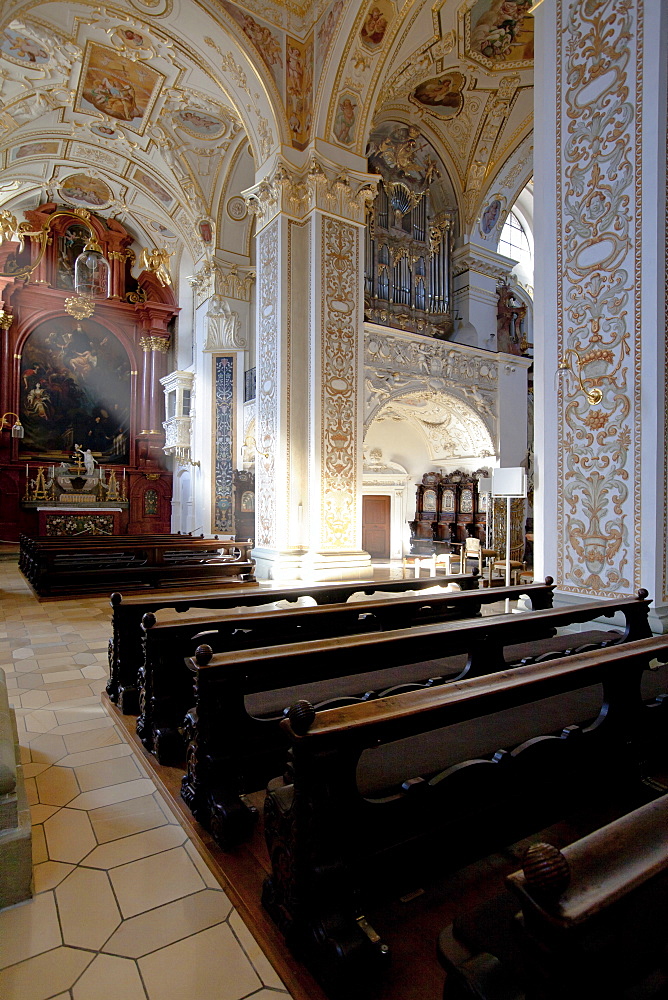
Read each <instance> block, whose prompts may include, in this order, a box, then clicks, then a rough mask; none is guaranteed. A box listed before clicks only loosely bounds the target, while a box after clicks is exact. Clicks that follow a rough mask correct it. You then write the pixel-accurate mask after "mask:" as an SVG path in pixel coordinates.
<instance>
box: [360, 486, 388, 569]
mask: <svg viewBox="0 0 668 1000" xmlns="http://www.w3.org/2000/svg"><path fill="white" fill-rule="evenodd" d="M362 548H363V549H364V551H365V552H368V553H369V555H370V556H371V558H372V559H389V558H390V497H389V496H365V497H362Z"/></svg>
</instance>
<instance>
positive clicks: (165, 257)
mask: <svg viewBox="0 0 668 1000" xmlns="http://www.w3.org/2000/svg"><path fill="white" fill-rule="evenodd" d="M173 256H174V253H170V252H169V250H165V249H162V250H158V248H157V247H153V249H152V250H147V249H144V250H142V252H141V257H140V259H139V266H140V267H143V268H144V269H145V270H146V271H151V272H152V273H153V274H154V275H155V276H156V278H157V279H158V281H159V282H160V284H161V285H162V286H163V288H164V286H165V285H171V283H172V277H171V275H170V273H169V258H170V257H173Z"/></svg>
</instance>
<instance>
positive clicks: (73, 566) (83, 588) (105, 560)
mask: <svg viewBox="0 0 668 1000" xmlns="http://www.w3.org/2000/svg"><path fill="white" fill-rule="evenodd" d="M20 545H21V549H20V556H19V568H20V569H21V571H22V573H23V574H24V576H25V577H26V578H27V580H28V581H29V583H30V584H31V586H32V587H33V588H34V590H35V591H36V592H37V593H38V594H39V595H40V596H48V595H51V594H62V593H68V594H70V593H71V594H79V593H85V592H87V591H100V590H104V589H105V588H106V589H108V588H110V587H113V586H120V585H122V586H126V587H132V588H136V589H140V588H155V587H162V586H165V585H166V584H170V585H172V586H173V585H176V584H178V585H180V586H189V585H191V584H198V585H201V584H202V583H203V582H205V581H210V582H211V583H215V584H216V585H218V586H233V585H235V584H237V585H238V584H240V583H242V582H246V583H249V582H252V581H253V580H254V579H255V576H254V568H255V563H254V561H253V560H252V559H251V558H250V550H251V548H252V545H251V543H250V542H235V541H226V540H221V539H216V538H203V537H200V538H194V537H192V536H191V535H163V536H160V535H114V536H111V537H102V536H84V537H77V538H76V539H72V538H29V537H27V536H25V535H22V536H21V539H20ZM221 550H224V551H225V553H226V556H222V557H221Z"/></svg>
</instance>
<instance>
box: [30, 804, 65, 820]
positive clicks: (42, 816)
mask: <svg viewBox="0 0 668 1000" xmlns="http://www.w3.org/2000/svg"><path fill="white" fill-rule="evenodd" d="M59 808H60V806H43V805H42V804H41V803H40V802H38V803H37V805H36V806H30V820H31V822H32V823H33V824H36V823H44V822H45V820H47V819H49V817H50V816H53V814H54V813H57V812H58V810H59Z"/></svg>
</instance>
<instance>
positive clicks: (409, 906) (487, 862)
mask: <svg viewBox="0 0 668 1000" xmlns="http://www.w3.org/2000/svg"><path fill="white" fill-rule="evenodd" d="M106 704H107V708H108V710H109V711H110V713H111V714H112V715H113V717H114V718H115V720H116V721H117V722H118V723H119V724H120V726H121V727H122V728H123V730H124V731H125V733H126V734H127V738H128V740H129V742H130V743H131V744H132V745H133V747H134V749H135V751H136V752H137V753H138V754H140V755H141V756H142V757H143V760H144V762H145V764H146V766H147V768H148V769H149V770H150V772H151V773H152V774H153V776H154V779H155V781H156V782H157V784H158V785H159V787H160V788H161V790H162V791H163V793H164V794H165V795H166V796H167V798H168V800H169V802H170V804H171V806H172V808H173V809H174V810H175V812H176V813H177V815H178V816H179V818H180V820H181V821H182V822H183V824H184V825H185V827H186V829H187V830H188V832H189V834H190V837H191V839H192V840H193V842H194V843H195V845H196V846H197V848H198V850H199V852H200V854H201V855H202V857H204V859H205V860H206V861H207V863H208V865H209V867H210V868H211V870H212V872H213V873H214V875H215V876H216V878H217V879H218V880H219V882H220V884H221V886H222V888H223V889H225V891H226V892H227V894H228V895H229V897H230V900H231V902H232V903H233V904H234V906H235V907H236V908H237V910H238V911H239V913H240V914H241V916H242V917H243V919H244V921H245V922H246V923H247V925H248V926H249V928H250V929H251V931H252V932H253V934H254V935H255V937H256V939H257V941H258V943H259V944H260V946H261V947H262V949H263V950H264V952H265V954H267V956H268V957H269V958H270V960H271V962H272V963H273V965H274V967H275V968H276V971H277V972H278V974H279V975H280V977H281V978H282V980H283V982H284V983H285V985H286V987H287V989H288V990H289V991H290V993H291V994H292V996H293V997H294V998H295V1000H327V998H326V995H325V993H324V992H323V990H322V988H321V987H320V986H319V985H318V983H316V982H315V980H314V979H313V977H312V976H311V975H310V974H309V972H308V970H307V969H306V968H305V967H304V966H303V965H301V964H300V963H299V962H298V961H296V959H295V958H294V957H293V955H292V954H291V953H290V951H289V950H288V948H287V947H286V946H285V943H284V941H283V938H282V936H281V934H280V933H279V931H278V930H277V928H276V927H275V925H274V924H273V922H272V921H271V919H270V918H269V916H268V915H267V914H266V912H265V911H264V909H263V907H262V905H261V902H260V894H261V889H262V882H263V880H264V878H265V876H266V875H267V873H268V871H269V859H268V855H267V850H266V847H265V843H264V836H263V831H262V819H261V818H260V820H259V823H258V826H257V828H256V831H255V834H254V836H253V838H252V839H251V841H250V842H249V843H248V844H245V845H243V846H241V847H239V848H238V849H237V850H236V851H234V852H229V853H228V852H223V851H222V850H221V849H220V848H219V847H218V846H217V845H216V844H215V842H214V841H213V839H212V838H211V836H210V834H209V833H208V832H207V831H206V830H204V829H203V827H201V826H200V825H199V824H198V823H196V822H195V821H194V820H193V817H192V815H191V813H190V811H189V809H188V808H187V806H186V805H185V803H184V802H183V801H182V799H181V797H180V784H181V777H182V775H183V769H182V768H167V767H162V766H160V765H159V764H158V763H157V762H156V760H155V757H154V756H153V755H152V754H150V753H148V752H147V751H146V750H145V749H144V747H143V746H142V744H141V742H140V741H139V740H138V738H137V736H136V733H135V731H134V730H135V717H134V716H124V715H122V714H121V713H120V712H119V711H118V710H117V709H116V707H115V706H114V705H112V704H111V703H110V702H108V701H107V702H106ZM657 794H659V791H658V790H657ZM249 798H250V800H251V801H252V803H253V804H254V805H256V806H257V807H258V808H259V810H260V814H261V810H262V802H263V799H264V792H257V793H254V794H253V795H251V796H249ZM628 808H629V806H628V804H626V803H621V802H616V803H615V802H610V803H609V804H608V806H607V807H606V808H605V809H601V808H600V807H599V808H597V809H596V810H590V811H588V812H587V811H580V812H579V813H578V814H577V815H575V816H571V817H569V818H568V819H567V820H564V821H562V822H560V823H557V824H555V825H553V826H551V827H549V828H548V829H546V830H542V831H539V832H537V833H536V834H535V835H533V836H531V837H529V838H527V840H525V841H521V842H519V843H517V844H513V845H511V846H510V847H508V848H507V849H506V850H504V851H502V852H499V853H497V854H492V855H489V856H488V857H486V858H484V859H482V860H480V861H477V862H475V863H474V864H471V865H468V866H467V867H464V868H461V869H459V870H456V871H451V872H450V873H449V874H447V875H446V876H444V877H443V878H441V879H440V880H439V881H438V882H437V883H435V884H434V885H431V886H420V885H416V886H414V887H413V889H412V891H411V890H409V891H408V892H406V894H405V895H404V896H403V897H402V898H397V899H394V900H390V902H389V903H386V904H384V905H383V906H382V908H380V907H379V908H377V909H372V910H370V911H369V912H368V913H367V914H366V916H367V919H368V921H369V923H370V924H371V926H372V927H373V928H374V929H375V930H376V931H377V932H378V934H379V935H380V936H381V939H382V940H383V941H385V942H387V944H388V945H389V947H390V953H391V961H390V963H389V965H388V972H387V975H386V976H384V977H383V978H382V980H379V981H378V982H377V983H376V984H375V985H374V986H372V987H371V988H369V987H368V986H365V988H364V991H363V993H361V994H360V996H364V998H365V1000H438V998H440V996H441V994H442V991H443V984H444V981H445V973H444V972H443V970H442V969H441V967H440V965H439V963H438V961H437V957H436V942H437V939H438V934H439V932H440V931H441V929H442V928H443V927H444V926H446V925H447V924H449V923H451V922H452V920H453V919H454V918H455V916H456V915H457V914H458V913H461V912H463V911H465V910H468V909H471V908H473V907H476V906H479V905H481V904H482V903H484V902H486V901H487V900H489V899H491V898H492V897H494V896H495V895H496V894H497V893H498V891H499V890H500V888H502V886H503V879H504V877H505V876H506V875H507V874H509V873H510V872H512V871H515V870H517V868H518V867H519V863H520V859H521V857H522V853H523V851H524V849H525V848H526V846H527V845H528V844H529V843H531V842H535V841H537V840H548V841H549V842H550V843H552V844H554V845H555V846H558V847H561V846H565V845H566V844H569V843H572V842H573V841H574V840H577V839H578V838H579V837H582V836H584V835H585V834H586V833H589V832H591V831H592V830H594V829H597V828H598V827H599V826H602V825H603V824H605V823H608V822H610V821H611V820H613V819H616V818H617V817H618V816H619V815H622V814H623V813H624V812H625V811H627V809H628ZM435 860H441V859H435ZM353 995H356V994H351V997H352V996H353Z"/></svg>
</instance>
